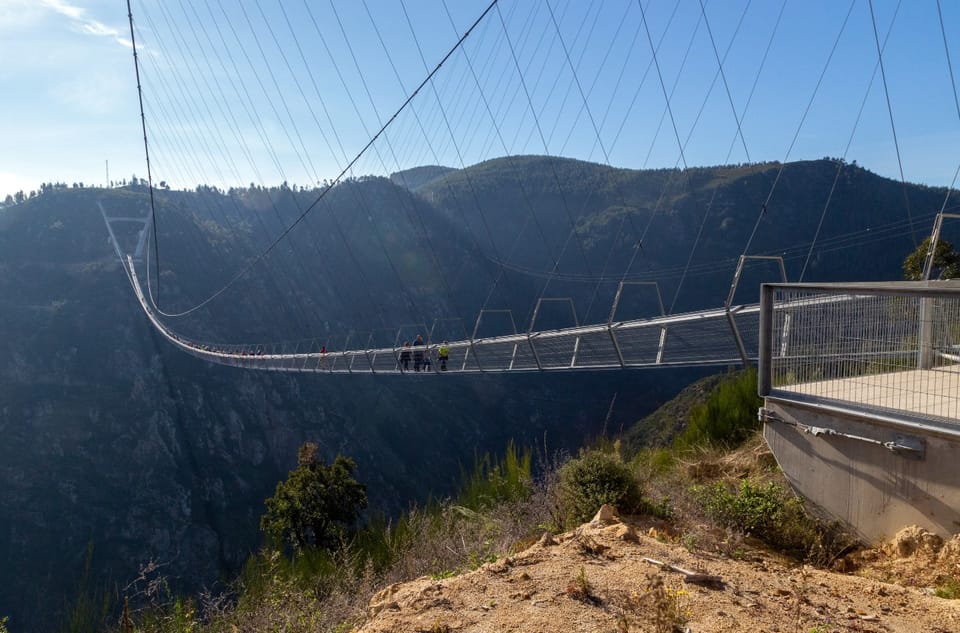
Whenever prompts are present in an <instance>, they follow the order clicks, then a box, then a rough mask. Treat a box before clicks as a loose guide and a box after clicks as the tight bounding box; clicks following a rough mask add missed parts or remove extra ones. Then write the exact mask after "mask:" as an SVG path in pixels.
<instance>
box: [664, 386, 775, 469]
mask: <svg viewBox="0 0 960 633" xmlns="http://www.w3.org/2000/svg"><path fill="white" fill-rule="evenodd" d="M760 405H761V400H760V397H759V396H757V372H756V370H754V369H750V370H747V371H745V372H742V373H739V374H736V375H734V376H733V377H731V378H729V379H727V380H724V381H723V382H721V383H720V384H719V385H718V386H717V387H716V388H715V389H714V390H713V392H711V394H710V397H709V398H708V399H707V401H706V402H705V403H704V404H702V405H699V406H697V407H695V408H694V409H693V410H692V411H691V412H690V419H689V422H688V424H687V428H686V429H684V431H683V433H682V434H680V436H679V437H678V438H677V440H676V442H675V443H674V446H675V447H676V448H678V449H681V450H686V449H691V448H697V447H707V446H719V447H724V448H733V447H736V446H739V445H740V444H742V443H743V442H744V441H746V440H747V439H748V438H750V437H751V436H752V435H753V433H754V432H755V431H756V430H757V429H758V428H760V422H759V420H758V419H757V409H758V407H760Z"/></svg>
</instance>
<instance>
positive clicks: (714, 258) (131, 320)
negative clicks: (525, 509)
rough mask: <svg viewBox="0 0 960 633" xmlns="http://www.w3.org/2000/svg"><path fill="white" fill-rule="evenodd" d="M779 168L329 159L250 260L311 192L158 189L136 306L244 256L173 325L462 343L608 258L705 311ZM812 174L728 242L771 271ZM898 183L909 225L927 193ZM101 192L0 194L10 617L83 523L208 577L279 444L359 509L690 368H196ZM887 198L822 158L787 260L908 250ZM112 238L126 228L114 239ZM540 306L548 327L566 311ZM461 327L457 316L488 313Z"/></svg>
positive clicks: (612, 283) (724, 283) (440, 487)
mask: <svg viewBox="0 0 960 633" xmlns="http://www.w3.org/2000/svg"><path fill="white" fill-rule="evenodd" d="M778 169H779V166H778V165H755V166H738V167H730V168H704V169H697V170H692V171H691V172H689V173H687V174H680V173H679V172H674V171H669V170H667V171H664V170H659V171H651V172H637V171H629V170H617V169H611V168H607V167H603V166H599V165H593V164H588V163H583V162H578V161H572V160H559V159H548V158H543V157H515V158H509V159H499V160H495V161H489V162H486V163H483V164H480V165H477V166H474V167H471V168H468V169H466V170H447V169H442V168H424V169H423V170H421V171H420V172H416V173H415V174H411V177H410V178H403V177H399V176H398V175H394V177H393V178H392V179H384V178H364V179H359V180H352V181H350V182H346V183H342V184H340V185H338V186H336V187H334V188H333V189H332V190H331V192H330V194H329V195H327V196H326V197H324V198H323V200H321V201H320V202H319V204H317V205H316V208H314V209H313V211H311V212H310V213H309V214H307V215H306V216H305V219H304V220H303V222H302V223H301V225H300V226H298V227H297V229H295V230H294V231H292V232H291V234H290V236H289V237H288V239H286V240H284V241H283V242H281V243H280V245H279V246H278V247H277V248H275V249H273V250H272V251H271V253H270V254H269V255H268V256H267V257H266V258H265V259H264V260H262V261H258V260H257V259H256V256H257V254H258V253H260V252H261V251H262V249H263V248H265V247H266V246H267V245H269V244H270V243H271V242H272V241H273V240H274V239H275V238H276V236H278V235H279V233H280V231H281V230H282V228H283V227H285V226H288V225H290V224H291V223H292V222H294V221H295V220H296V218H297V217H299V216H300V215H302V214H303V213H304V210H305V209H308V208H309V207H310V205H311V204H314V203H316V201H317V194H318V192H317V191H314V190H302V189H301V188H298V187H290V186H286V185H285V186H282V187H276V188H272V189H264V188H262V187H250V188H243V189H235V190H230V191H221V190H218V189H215V188H212V187H206V186H202V187H198V188H197V189H196V190H194V191H171V190H158V191H156V192H155V196H156V203H157V209H158V215H157V221H158V239H159V243H158V251H159V254H160V267H159V269H160V275H159V278H160V287H159V296H160V304H161V307H162V308H164V309H165V310H167V311H170V312H176V311H179V310H184V309H187V308H189V307H191V306H192V305H194V304H196V303H197V302H198V301H200V300H202V299H204V298H206V297H207V296H208V295H209V294H210V293H212V292H213V291H215V290H217V289H218V288H220V287H222V286H223V284H225V283H227V282H228V281H229V280H231V279H232V278H234V277H235V276H236V275H237V274H238V272H240V271H242V270H244V268H245V267H247V266H248V265H249V264H251V263H252V267H251V268H250V270H249V272H248V273H246V274H244V275H242V276H241V277H240V278H238V281H237V282H236V283H235V284H234V285H233V286H231V288H230V289H229V290H228V291H227V292H225V293H224V294H223V295H222V297H220V298H219V299H218V300H216V301H213V302H211V303H210V305H209V306H208V307H206V308H204V309H202V310H199V311H197V312H195V313H193V314H191V315H190V316H189V317H186V318H183V319H172V320H170V324H171V326H172V327H174V328H175V329H177V331H179V332H181V333H182V334H184V335H187V336H191V337H195V338H198V339H201V340H205V341H210V342H214V343H216V342H232V343H244V342H265V343H266V342H278V341H286V343H285V344H287V345H294V344H299V343H295V342H296V341H310V343H305V344H318V342H320V341H323V342H325V343H326V345H327V346H328V348H331V349H337V346H342V345H344V344H346V343H348V342H350V341H356V340H358V339H364V340H367V341H371V342H374V343H380V344H387V345H390V344H393V341H394V340H395V339H396V337H397V336H398V335H402V336H409V335H412V334H413V333H415V332H417V331H422V330H427V329H429V328H430V327H431V326H432V325H433V324H434V322H436V323H437V325H436V328H437V329H436V331H435V338H437V339H439V338H444V337H448V338H460V337H462V336H465V335H468V334H469V332H470V331H471V330H472V328H473V324H474V320H475V319H476V317H477V314H478V312H479V310H480V309H481V308H483V307H486V308H487V309H491V310H492V309H509V310H512V313H513V315H514V316H515V320H516V323H517V327H518V328H522V329H525V328H526V327H527V326H528V325H529V318H530V314H531V311H532V308H533V306H534V304H535V303H536V299H537V297H538V296H539V295H540V293H541V292H543V296H548V297H551V296H553V297H571V298H572V299H573V300H574V303H575V305H576V308H577V318H578V320H580V321H581V322H584V321H592V322H596V321H602V320H605V319H606V318H607V312H608V311H609V306H610V301H611V299H612V296H613V292H614V291H615V290H616V282H617V281H619V280H620V279H621V278H623V274H624V272H629V273H630V275H631V276H629V277H628V279H634V280H641V279H650V280H652V279H657V280H659V281H661V283H662V286H661V292H662V293H663V296H664V301H665V302H666V303H667V307H668V308H669V307H670V306H671V305H673V307H674V309H675V310H683V309H688V308H696V307H716V306H718V305H720V304H721V303H722V300H723V298H725V296H726V293H727V290H728V288H729V283H730V275H731V274H732V270H733V265H734V264H735V261H736V258H737V257H738V256H739V255H740V253H741V252H742V250H743V248H744V245H745V242H746V239H747V236H748V235H749V234H750V233H751V231H752V228H753V224H754V222H755V220H756V218H757V217H758V214H759V212H760V209H761V207H762V206H763V204H764V200H765V198H766V195H767V193H768V192H769V188H770V185H771V183H772V181H773V179H774V178H775V176H776V171H777V170H778ZM836 174H837V165H836V164H835V163H834V162H832V161H814V162H808V163H797V164H791V165H789V166H788V167H787V168H786V169H785V170H784V172H783V175H782V178H781V182H780V184H779V185H778V188H777V190H776V194H775V195H774V197H773V198H772V199H771V201H770V203H769V204H768V205H767V207H766V211H765V213H764V214H763V216H762V218H761V221H760V225H759V229H758V230H757V233H756V236H755V238H754V240H753V247H752V250H751V252H753V253H766V254H777V253H781V252H784V253H787V256H788V259H787V262H786V263H787V268H788V272H789V274H790V277H791V280H795V279H796V276H797V275H799V271H800V269H801V268H802V266H803V263H804V261H805V258H806V255H807V248H806V245H807V244H809V242H810V241H811V240H812V239H813V236H814V234H815V232H816V229H817V225H818V222H819V220H820V213H821V211H822V210H823V206H824V204H825V202H826V197H827V195H828V192H829V191H830V188H831V185H832V183H833V179H834V176H835V175H836ZM414 175H416V178H414V177H413V176H414ZM558 182H559V183H560V185H559V187H558V185H557V183H558ZM403 184H406V185H407V186H408V187H410V189H407V188H405V187H404V186H402V185H403ZM907 193H908V197H909V200H910V205H911V213H912V217H913V218H914V220H915V229H916V232H917V236H918V239H922V237H923V236H924V235H925V234H926V233H928V232H929V226H930V224H931V222H932V214H933V213H934V212H935V211H936V210H937V209H939V208H940V206H941V205H942V203H943V195H944V193H945V192H944V191H942V190H938V189H929V188H926V187H919V186H912V185H911V186H909V187H908V188H907ZM100 206H102V207H103V209H104V211H105V212H106V213H108V214H111V215H118V216H119V215H127V216H138V217H142V216H144V215H145V214H146V213H147V209H148V206H149V196H148V191H147V190H146V188H145V187H143V186H141V185H139V184H138V185H136V186H132V187H124V188H118V189H110V190H104V189H92V188H65V187H45V188H44V189H43V192H42V193H41V194H40V195H36V196H33V197H26V199H24V200H23V201H22V202H20V203H18V204H14V205H11V206H7V207H4V208H2V209H0V332H2V337H0V403H2V404H0V432H2V434H3V437H4V441H3V442H2V443H0V507H3V508H4V518H5V521H4V523H5V528H4V529H3V530H0V560H2V561H3V562H4V564H2V565H0V587H2V588H3V591H2V592H0V615H3V614H9V615H12V616H13V620H11V622H18V621H19V622H34V623H36V622H47V623H49V622H50V621H51V620H52V619H54V618H55V615H54V614H55V613H56V612H57V610H58V608H59V605H60V603H61V602H62V600H61V599H66V597H67V596H69V595H71V594H72V593H73V592H74V590H75V588H76V579H77V577H78V575H79V574H80V572H81V570H82V567H83V563H84V560H85V556H86V553H87V551H88V545H92V547H93V557H92V570H91V574H92V576H91V577H92V578H94V579H95V580H96V582H100V579H103V578H110V579H113V581H115V582H122V581H123V580H124V579H132V578H134V577H135V576H136V575H137V572H138V569H139V566H140V565H141V564H144V563H145V562H147V561H150V560H153V561H156V562H158V563H160V564H162V565H165V566H166V569H167V570H168V573H167V576H168V577H169V578H171V579H172V580H173V581H174V582H176V583H180V585H182V586H184V587H194V588H195V587H197V586H199V585H201V584H209V583H212V582H215V581H216V580H217V579H218V578H221V577H230V576H231V575H232V574H233V573H234V572H235V571H236V570H237V568H238V567H239V566H240V565H241V564H242V562H243V561H244V559H245V557H246V556H247V554H248V553H249V552H251V551H252V550H255V549H256V548H257V546H258V544H259V543H260V538H261V537H260V534H259V532H258V529H257V526H258V519H259V516H260V514H261V513H262V512H263V500H264V498H265V497H267V496H268V495H269V494H270V493H271V492H272V491H273V487H274V486H275V484H276V482H277V481H278V480H280V479H281V478H283V477H284V476H285V474H286V472H287V471H288V470H289V469H291V468H292V467H293V466H294V464H295V460H296V449H297V447H298V446H299V445H301V444H302V443H303V442H304V441H313V442H316V443H317V444H318V445H319V446H320V451H321V453H322V457H323V458H324V459H330V458H332V457H333V456H334V455H336V454H337V453H343V454H345V455H349V456H351V457H352V458H353V459H354V460H355V461H356V462H357V465H358V470H357V477H358V479H359V480H361V481H363V482H364V483H365V484H366V485H367V486H368V491H369V496H370V499H371V506H372V508H373V510H374V511H376V512H385V513H387V514H390V513H394V512H397V511H399V510H401V509H402V508H404V507H405V506H406V505H407V504H408V503H410V502H411V501H414V500H422V499H424V498H426V497H427V496H428V495H431V494H432V495H444V494H448V493H450V492H451V491H452V490H453V489H454V488H455V487H456V482H457V480H458V478H459V474H460V472H461V469H462V468H463V467H465V466H469V464H471V463H472V461H473V459H474V457H475V455H477V454H482V453H485V452H493V453H498V452H500V451H502V449H503V447H505V446H506V444H507V442H508V441H509V440H510V439H513V440H515V441H516V442H517V444H518V445H521V446H537V447H540V449H541V451H543V450H545V451H547V452H552V451H563V450H566V451H576V449H577V448H578V447H579V446H580V444H581V443H582V442H583V441H584V439H585V438H587V437H590V436H595V435H596V434H598V433H600V432H601V431H602V430H604V429H605V430H606V432H607V433H610V434H617V433H619V432H620V430H621V429H623V428H626V427H627V426H629V425H630V424H631V423H632V422H634V421H636V420H638V419H640V418H641V417H642V416H643V415H645V414H646V413H648V412H650V411H652V410H653V409H654V408H656V406H657V405H658V404H660V403H661V402H663V401H665V400H667V399H669V398H670V397H672V396H673V395H674V394H675V393H676V392H677V391H678V390H679V389H680V388H681V387H682V386H683V385H685V384H687V383H689V382H691V381H692V380H694V379H696V378H698V377H700V376H702V375H703V374H704V371H703V370H698V371H693V370H657V371H651V372H634V373H629V372H623V373H619V372H612V373H604V374H570V375H545V376H540V375H528V376H508V377H496V376H480V377H454V376H444V377H438V378H411V377H401V378H377V377H359V376H358V377H331V376H326V375H275V374H262V373H255V372H245V371H241V370H236V369H231V368H223V367H216V366H211V365H207V364H205V363H202V362H200V361H197V360H196V359H193V358H191V357H189V356H185V355H183V354H180V353H178V352H176V351H174V350H172V349H171V348H170V347H169V346H168V345H166V344H165V343H164V342H163V341H162V340H160V339H159V338H158V337H157V336H156V335H155V334H154V333H153V332H152V331H151V329H150V327H149V325H148V322H147V320H146V319H145V318H144V316H143V314H142V312H141V311H140V309H139V307H138V305H137V303H136V301H135V299H134V296H133V293H132V291H131V289H130V287H129V284H128V282H127V279H126V277H125V275H124V273H123V270H122V268H121V267H120V264H119V262H118V260H117V257H116V254H115V253H114V251H113V248H112V246H111V245H110V243H109V241H108V236H107V231H106V228H105V226H104V223H103V220H102V217H101V211H100ZM904 206H905V205H904V194H903V190H902V188H901V186H900V184H899V183H896V182H893V181H890V180H887V179H883V178H880V177H878V176H876V175H874V174H871V173H869V172H866V171H864V170H862V169H859V168H856V167H854V166H846V167H844V168H843V169H842V170H841V172H840V177H839V179H838V181H837V187H836V190H835V191H834V193H833V198H832V202H831V205H830V208H829V209H828V213H827V215H826V220H825V221H824V223H823V228H822V231H821V240H823V241H822V244H823V247H822V248H820V249H817V250H814V252H813V257H812V259H811V264H810V266H809V268H808V270H807V272H806V278H807V279H810V280H814V279H821V280H824V279H828V280H835V279H844V278H849V279H853V278H856V279H895V278H898V277H899V276H900V270H899V269H900V263H901V262H902V259H903V257H904V256H905V255H906V254H907V253H908V252H909V251H911V250H912V249H913V242H912V239H911V237H910V233H909V230H907V229H905V228H904V227H905V226H906V225H905V224H904V222H905V218H906V215H907V212H906V210H905V208H904ZM708 211H709V212H708ZM705 214H706V220H704V217H705ZM571 225H572V226H574V227H575V231H574V232H573V233H571V232H570V227H571ZM701 225H702V230H701ZM870 227H873V229H874V230H873V233H868V232H865V230H866V229H867V228H870ZM890 227H893V229H891V228H890ZM698 234H700V235H701V237H700V238H699V240H697V239H696V236H697V235H698ZM120 238H121V241H122V242H123V243H124V245H125V246H126V247H132V246H133V244H134V243H135V238H136V236H135V235H121V236H120ZM831 240H832V241H831ZM694 243H696V248H695V250H693V251H692V255H691V249H693V246H694ZM635 248H638V249H640V252H639V253H638V254H637V256H636V257H635V258H634V262H633V264H632V265H631V266H630V269H629V271H627V263H628V261H630V259H631V257H632V256H633V255H634V249H635ZM688 258H689V260H690V266H689V268H688V274H687V275H683V270H684V268H685V267H686V263H687V260H688ZM151 265H155V262H154V263H152V264H151ZM553 270H555V272H556V273H557V274H556V275H552V276H551V275H550V274H549V273H550V272H551V271H553ZM147 273H148V271H146V270H145V269H144V270H143V275H144V278H146V276H147ZM154 273H155V269H151V271H149V274H150V275H153V274H154ZM756 273H757V274H756V275H755V276H753V277H748V279H747V280H746V282H745V286H746V287H747V288H748V290H749V293H754V294H753V295H752V296H748V294H749V293H747V294H745V295H744V296H742V297H738V300H741V301H752V300H755V292H756V282H757V281H758V280H759V279H760V276H761V275H765V279H772V275H771V274H770V269H769V268H767V269H763V268H758V269H757V270H756ZM601 277H603V279H602V281H603V283H600V284H598V283H597V282H598V280H600V278H601ZM681 279H683V280H684V281H683V285H682V287H680V280H681ZM548 281H549V283H547V282H548ZM154 283H155V281H154ZM545 286H546V287H547V288H546V291H544V287H545ZM678 287H680V292H679V293H677V288H678ZM745 292H746V291H745ZM674 296H677V297H678V299H677V301H676V302H675V305H674V302H673V298H674ZM631 297H632V298H628V299H627V300H625V302H624V305H623V308H622V312H618V317H624V318H627V317H637V316H647V315H650V314H651V313H652V303H651V300H650V296H649V295H644V294H642V293H637V294H635V295H631ZM542 319H543V320H542V321H538V326H543V327H552V326H559V325H569V324H570V321H571V320H572V317H571V315H570V314H569V311H568V312H567V313H566V314H564V313H562V312H557V313H547V314H545V315H544V316H543V317H542ZM485 327H486V328H487V330H486V331H484V332H481V333H480V334H481V335H487V334H497V333H504V330H505V328H506V325H505V322H498V321H496V320H495V319H491V320H488V321H487V322H486V325H485ZM354 344H355V343H354ZM611 403H613V406H612V407H611ZM16 630H19V628H18V629H16ZM27 630H29V629H27Z"/></svg>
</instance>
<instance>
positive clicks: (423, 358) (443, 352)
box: [399, 334, 450, 372]
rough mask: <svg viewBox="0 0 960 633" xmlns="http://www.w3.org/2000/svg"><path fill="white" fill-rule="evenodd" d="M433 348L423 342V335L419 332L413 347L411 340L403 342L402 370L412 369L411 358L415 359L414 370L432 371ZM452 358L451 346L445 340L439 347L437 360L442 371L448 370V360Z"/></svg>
mask: <svg viewBox="0 0 960 633" xmlns="http://www.w3.org/2000/svg"><path fill="white" fill-rule="evenodd" d="M431 356H432V349H431V348H430V347H428V346H427V345H426V343H424V342H423V337H422V336H420V335H419V334H417V338H416V339H415V340H414V341H413V346H412V348H411V345H410V341H404V342H403V348H401V350H400V357H399V361H400V371H403V372H406V371H410V360H411V359H413V371H417V372H418V371H430V370H431V369H433V360H432V358H431ZM449 359H450V346H449V344H448V343H447V341H444V342H443V343H441V344H440V346H439V347H438V348H437V361H438V362H439V364H440V371H447V361H448V360H449Z"/></svg>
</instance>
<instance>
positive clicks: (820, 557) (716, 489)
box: [694, 479, 851, 564]
mask: <svg viewBox="0 0 960 633" xmlns="http://www.w3.org/2000/svg"><path fill="white" fill-rule="evenodd" d="M694 494H695V495H696V497H697V498H698V499H699V501H700V502H701V503H702V505H703V509H704V511H705V512H706V513H707V515H709V516H710V517H711V518H713V519H714V520H715V521H717V522H718V523H720V524H721V525H722V526H724V527H728V528H733V529H736V530H740V531H742V532H745V533H747V534H750V535H752V536H755V537H756V538H759V539H760V540H762V541H764V542H765V543H767V544H768V545H770V546H772V547H775V548H777V549H780V550H782V551H784V552H786V553H787V554H791V555H793V556H795V557H797V558H802V559H806V560H808V561H810V562H813V563H815V564H826V563H829V562H831V561H832V560H833V558H835V556H836V555H837V554H839V553H840V552H841V551H842V550H843V549H845V548H847V547H848V546H849V544H850V543H851V540H850V539H849V537H848V536H847V535H846V534H844V533H842V532H841V531H840V530H839V529H838V528H837V526H833V525H830V526H825V525H823V524H821V523H820V521H818V520H817V519H815V518H813V517H811V516H810V515H809V514H807V512H806V510H805V509H804V507H803V503H802V502H801V501H800V499H798V498H797V497H796V496H795V495H793V493H791V492H790V491H789V490H787V489H785V488H784V487H783V486H781V485H780V484H778V483H776V482H773V481H768V482H766V483H753V482H751V481H749V480H747V479H744V480H742V481H741V482H740V486H739V487H738V488H736V489H731V488H729V487H728V486H727V484H725V483H723V482H717V483H715V484H713V485H710V486H698V487H695V488H694Z"/></svg>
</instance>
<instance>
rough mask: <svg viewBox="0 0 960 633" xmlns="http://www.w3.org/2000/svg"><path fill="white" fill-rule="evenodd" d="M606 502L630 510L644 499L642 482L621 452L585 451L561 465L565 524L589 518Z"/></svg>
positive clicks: (628, 511) (562, 506) (626, 511)
mask: <svg viewBox="0 0 960 633" xmlns="http://www.w3.org/2000/svg"><path fill="white" fill-rule="evenodd" d="M605 503H608V504H610V505H612V506H614V507H615V508H617V510H618V511H620V512H623V513H627V514H629V513H631V512H633V511H634V510H636V509H637V508H638V507H639V506H640V503H641V497H640V484H639V483H638V481H637V478H636V476H635V475H634V474H633V472H632V471H631V470H630V467H629V466H627V465H626V464H624V463H623V461H622V460H621V459H620V455H619V454H618V453H616V452H610V453H608V452H605V451H602V450H597V449H594V450H590V451H586V452H585V453H583V454H582V455H581V456H580V457H578V458H577V459H573V460H570V461H569V462H567V463H566V464H565V465H564V466H563V467H562V468H561V469H560V509H561V513H562V516H563V517H564V519H565V520H564V522H563V523H564V525H566V526H568V527H569V526H572V525H579V524H580V523H583V522H584V521H589V520H590V519H591V518H592V517H593V515H594V514H595V513H596V512H597V510H598V509H599V508H600V506H602V505H603V504H605Z"/></svg>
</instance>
